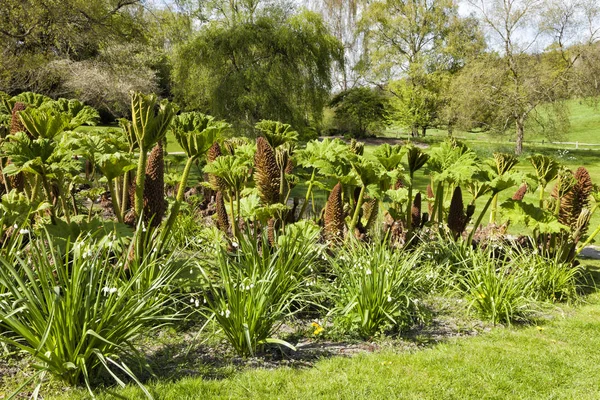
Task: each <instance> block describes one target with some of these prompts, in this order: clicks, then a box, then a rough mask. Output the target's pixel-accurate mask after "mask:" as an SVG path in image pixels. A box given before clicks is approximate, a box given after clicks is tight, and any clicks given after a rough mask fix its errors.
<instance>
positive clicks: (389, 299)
mask: <svg viewBox="0 0 600 400" xmlns="http://www.w3.org/2000/svg"><path fill="white" fill-rule="evenodd" d="M391 301H392V296H390V295H388V303H390V302H391Z"/></svg>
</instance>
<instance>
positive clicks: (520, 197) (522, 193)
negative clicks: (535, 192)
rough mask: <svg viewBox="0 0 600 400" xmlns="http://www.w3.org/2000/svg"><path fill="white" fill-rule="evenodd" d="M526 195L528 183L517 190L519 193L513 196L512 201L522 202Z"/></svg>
mask: <svg viewBox="0 0 600 400" xmlns="http://www.w3.org/2000/svg"><path fill="white" fill-rule="evenodd" d="M525 194H527V184H526V183H524V184H522V185H521V186H520V187H519V189H517V191H516V192H515V194H514V195H513V197H512V199H513V200H516V201H522V200H523V198H524V197H525Z"/></svg>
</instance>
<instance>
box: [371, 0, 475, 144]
mask: <svg viewBox="0 0 600 400" xmlns="http://www.w3.org/2000/svg"><path fill="white" fill-rule="evenodd" d="M360 26H361V29H362V30H363V31H364V32H365V39H366V41H367V43H368V51H367V52H366V54H365V59H364V60H363V64H362V67H363V68H365V69H368V70H370V71H371V73H370V74H369V75H370V77H369V79H370V80H371V81H372V82H374V83H376V84H377V85H379V86H380V87H385V88H387V89H389V91H390V93H391V94H392V96H394V97H395V99H394V100H393V101H392V103H393V104H394V106H395V108H396V109H397V112H396V115H397V116H398V117H399V122H400V123H401V124H402V125H404V126H407V127H409V128H410V129H411V131H412V133H413V135H416V134H417V129H418V128H419V127H421V128H425V129H426V128H427V127H428V126H430V125H431V123H432V121H434V120H435V119H436V115H437V113H438V110H439V109H440V108H441V106H442V105H443V101H442V100H443V95H442V91H443V89H444V85H443V84H442V83H443V82H444V81H445V80H446V79H445V78H444V77H443V76H442V75H443V74H445V73H454V72H456V71H457V70H458V69H460V68H461V67H462V66H463V65H464V63H465V60H466V59H467V58H468V57H469V56H470V55H471V54H473V53H477V52H479V51H481V49H483V47H484V42H483V38H482V36H481V34H480V32H479V29H478V25H477V23H476V21H474V20H473V19H472V18H461V17H460V16H459V14H458V5H457V3H456V2H454V1H453V0H441V1H428V0H416V1H410V2H405V1H400V0H381V1H376V2H373V3H372V4H370V5H369V7H368V8H367V10H366V12H365V14H364V16H363V19H362V20H361V23H360ZM398 79H400V81H397V82H395V83H393V84H391V85H389V86H386V84H387V83H389V82H393V81H394V80H398Z"/></svg>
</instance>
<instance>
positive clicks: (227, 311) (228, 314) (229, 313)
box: [225, 309, 231, 318]
mask: <svg viewBox="0 0 600 400" xmlns="http://www.w3.org/2000/svg"><path fill="white" fill-rule="evenodd" d="M230 315H231V311H229V309H227V310H225V318H229V316H230Z"/></svg>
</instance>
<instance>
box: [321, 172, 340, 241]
mask: <svg viewBox="0 0 600 400" xmlns="http://www.w3.org/2000/svg"><path fill="white" fill-rule="evenodd" d="M343 235H344V204H343V203H342V184H341V183H339V182H338V183H337V185H335V186H334V187H333V190H332V191H331V193H330V194H329V198H328V199H327V205H326V206H325V239H327V240H329V241H331V242H336V241H340V240H342V239H343Z"/></svg>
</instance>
